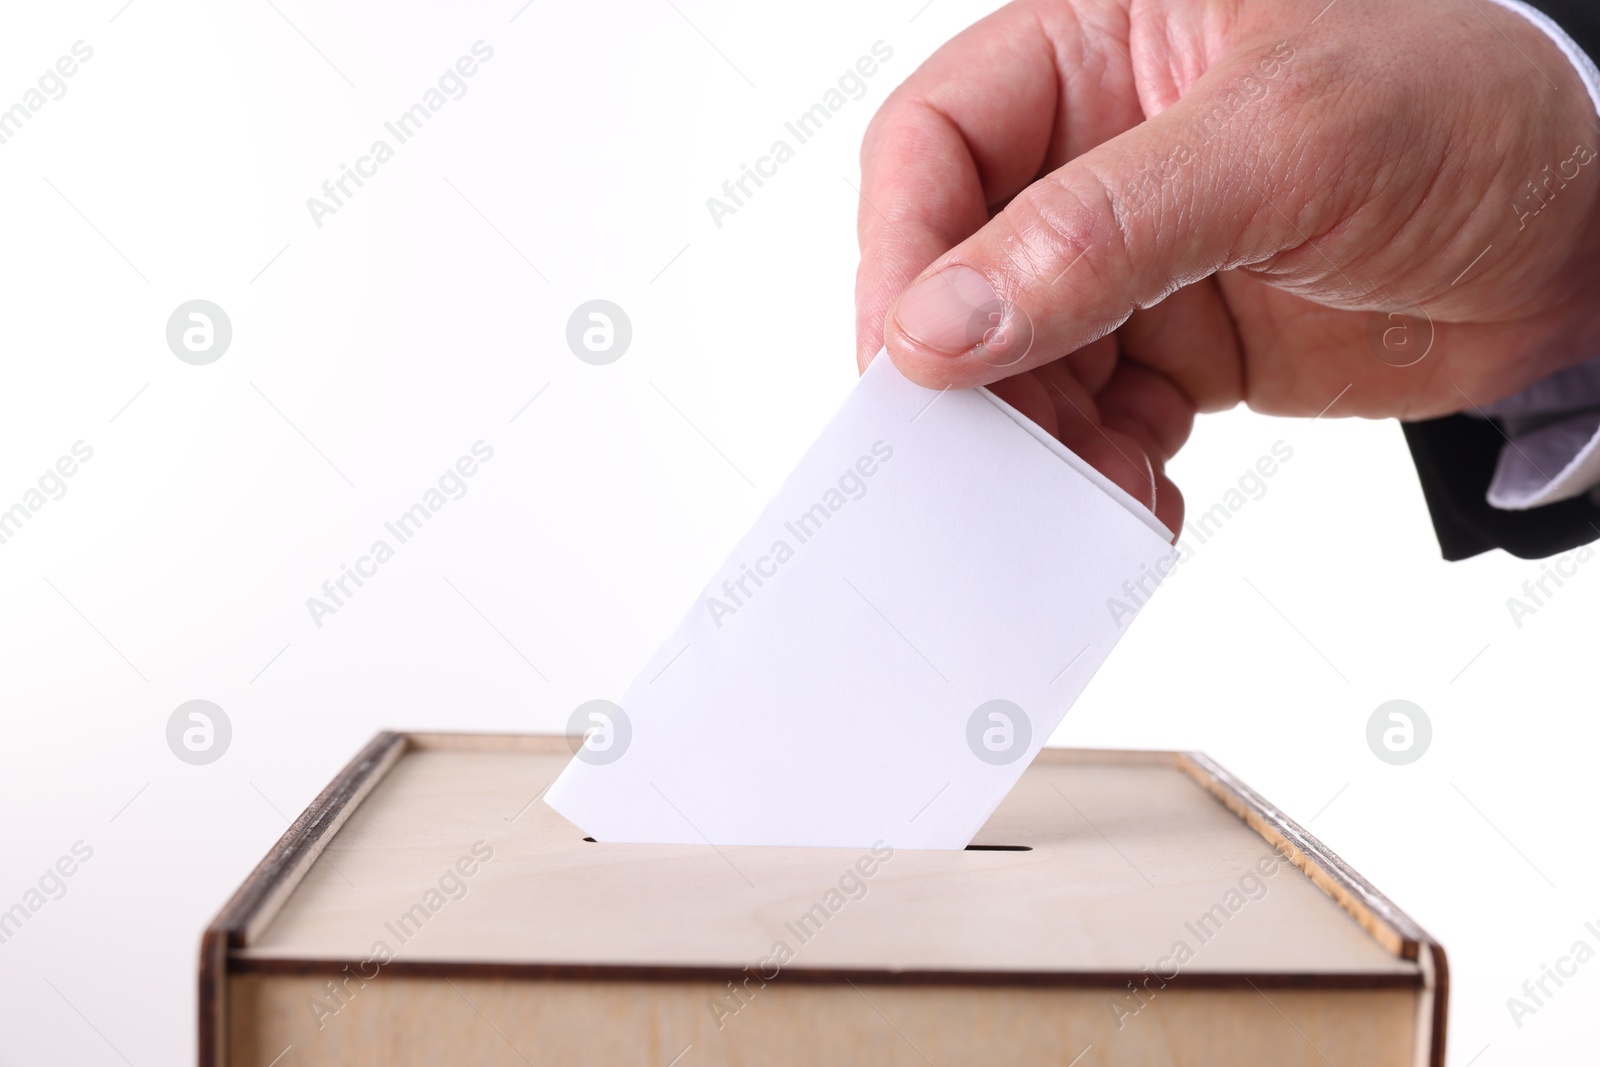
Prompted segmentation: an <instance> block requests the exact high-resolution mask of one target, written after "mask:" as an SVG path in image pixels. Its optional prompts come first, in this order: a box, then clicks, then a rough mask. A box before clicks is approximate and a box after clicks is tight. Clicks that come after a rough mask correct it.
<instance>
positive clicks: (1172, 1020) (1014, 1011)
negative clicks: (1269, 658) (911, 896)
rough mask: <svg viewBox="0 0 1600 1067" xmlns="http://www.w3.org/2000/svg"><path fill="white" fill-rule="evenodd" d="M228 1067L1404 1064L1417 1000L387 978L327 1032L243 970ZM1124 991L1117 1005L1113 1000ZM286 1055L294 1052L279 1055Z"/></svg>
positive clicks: (310, 987) (318, 992)
mask: <svg viewBox="0 0 1600 1067" xmlns="http://www.w3.org/2000/svg"><path fill="white" fill-rule="evenodd" d="M233 982H234V993H233V1001H234V1012H235V1019H236V1022H235V1026H234V1039H233V1043H232V1053H233V1058H232V1060H231V1064H232V1067H267V1065H268V1064H270V1063H272V1062H273V1061H274V1060H275V1059H276V1058H277V1057H279V1056H284V1058H283V1060H282V1063H283V1064H285V1065H287V1064H289V1063H291V1062H292V1063H294V1064H295V1065H296V1067H360V1065H367V1064H371V1065H382V1067H411V1065H424V1064H426V1065H433V1064H441V1063H470V1064H473V1065H474V1067H527V1065H530V1064H539V1065H544V1064H557V1063H559V1064H568V1065H590V1064H592V1065H596V1067H601V1065H603V1067H615V1065H617V1064H645V1065H654V1067H668V1065H669V1064H670V1065H672V1067H756V1065H760V1067H791V1065H799V1064H817V1063H827V1064H841V1063H851V1064H872V1065H873V1067H926V1065H927V1064H929V1063H936V1064H938V1065H939V1067H965V1065H972V1067H980V1065H981V1067H990V1065H993V1064H1006V1065H1008V1067H1031V1065H1046V1064H1048V1065H1051V1067H1066V1065H1068V1064H1072V1065H1074V1067H1104V1065H1116V1067H1215V1065H1217V1064H1227V1065H1228V1067H1269V1065H1270V1067H1327V1064H1330V1063H1337V1064H1359V1065H1361V1067H1411V1059H1410V1056H1411V1053H1410V1051H1409V1050H1410V1049H1411V1047H1412V1044H1413V1042H1414V1038H1415V1035H1414V1033H1413V1025H1414V1024H1413V1018H1414V1015H1415V1003H1414V1001H1415V996H1414V995H1413V994H1409V993H1405V992H1402V991H1389V992H1371V991H1365V992H1362V991H1346V992H1338V993H1328V992H1308V991H1298V990H1273V991H1270V992H1267V991H1263V992H1257V991H1255V990H1251V989H1242V990H1235V991H1224V990H1184V989H1182V988H1180V987H1178V986H1171V987H1168V989H1166V990H1164V991H1158V992H1157V993H1155V994H1154V995H1153V996H1150V997H1148V999H1147V1001H1146V1005H1145V1006H1144V1007H1143V1008H1142V1009H1141V1010H1139V1011H1138V1012H1137V1013H1136V1014H1127V1012H1128V1010H1129V1009H1128V1006H1130V1005H1133V1006H1136V1002H1134V1001H1133V1000H1132V998H1131V997H1127V998H1121V999H1120V1000H1117V998H1115V997H1114V994H1113V993H1112V992H1111V991H1110V990H1087V989H1056V990H1037V989H1030V990H1017V989H1009V990H996V989H976V990H971V989H968V990H956V989H928V988H915V989H912V988H905V987H884V986H878V985H872V984H861V985H859V986H854V987H853V986H849V985H845V986H816V985H812V986H806V985H785V984H784V981H783V979H782V978H779V979H778V980H777V981H775V982H773V983H771V984H770V985H768V986H767V987H766V988H764V989H759V990H757V991H755V992H754V993H753V994H750V995H748V996H747V999H746V1002H745V1006H744V1007H743V1008H741V1009H740V1010H739V1011H738V1012H737V1013H735V1014H732V1015H727V1014H718V1013H713V1012H712V1011H711V1010H710V1009H709V1008H708V1006H707V1004H708V1002H709V1001H711V1000H712V999H713V998H715V997H717V996H718V995H719V994H726V989H725V988H723V987H721V986H719V985H715V984H711V983H688V984H668V983H659V982H642V983H641V982H599V983H596V982H539V981H520V982H519V981H490V980H481V979H471V978H458V979H453V980H451V981H450V982H445V981H443V980H437V981H429V980H421V979H409V978H403V977H392V976H380V977H378V978H377V979H375V980H374V981H372V982H370V983H368V984H366V985H365V986H363V987H361V988H359V989H355V990H354V991H353V992H352V993H351V994H349V996H348V1000H347V1001H346V1003H345V1004H344V1006H343V1007H342V1008H340V1010H339V1011H338V1012H337V1013H336V1014H333V1015H323V1016H322V1017H321V1019H320V1024H321V1025H320V1028H319V1027H318V1025H317V1023H316V1022H314V1021H313V1016H312V1012H311V1011H310V1010H308V1004H310V1003H312V1002H313V1001H324V1002H325V1001H326V1000H327V996H326V993H325V991H324V990H322V989H321V988H320V987H321V983H320V982H318V981H317V980H316V979H313V978H305V977H287V976H244V977H240V978H235V979H234V980H233ZM1114 1000H1116V1002H1117V1003H1119V1004H1120V1005H1122V1006H1123V1007H1122V1009H1121V1013H1119V1012H1117V1011H1113V1010H1112V1007H1111V1005H1112V1003H1113V1001H1114ZM286 1050H290V1051H289V1055H284V1053H285V1051H286Z"/></svg>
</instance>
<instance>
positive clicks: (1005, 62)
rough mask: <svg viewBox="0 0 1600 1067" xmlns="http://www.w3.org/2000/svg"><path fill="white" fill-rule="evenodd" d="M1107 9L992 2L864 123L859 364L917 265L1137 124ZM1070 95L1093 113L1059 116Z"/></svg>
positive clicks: (1119, 16)
mask: <svg viewBox="0 0 1600 1067" xmlns="http://www.w3.org/2000/svg"><path fill="white" fill-rule="evenodd" d="M1106 7H1107V8H1108V9H1109V10H1107V11H1101V12H1097V13H1096V15H1095V16H1094V17H1095V18H1096V19H1097V22H1095V23H1090V22H1088V21H1086V16H1085V15H1083V14H1082V13H1080V12H1077V11H1074V10H1072V9H1070V8H1067V7H1065V6H1064V5H1060V4H1053V5H1044V4H1037V3H1032V2H1024V3H1016V4H1012V5H1009V6H1007V7H1005V8H1002V9H1001V10H999V11H997V12H995V13H994V14H992V15H990V16H988V17H987V18H985V19H983V20H982V21H980V22H978V23H976V24H974V25H973V26H971V27H969V28H968V29H966V30H965V31H963V32H962V33H961V34H959V35H958V36H956V37H955V38H954V39H953V40H951V41H950V42H949V43H948V44H946V45H944V46H943V47H942V48H940V49H939V51H938V52H936V53H935V54H934V55H933V56H932V57H931V58H930V59H929V60H928V61H927V62H926V63H924V64H923V65H922V66H921V67H919V68H918V69H917V71H916V72H915V73H914V74H912V75H911V77H910V78H908V79H907V80H906V81H905V82H904V83H903V84H902V85H901V86H900V87H899V88H898V89H896V90H895V92H894V93H893V94H891V95H890V97H889V99H888V100H887V101H886V102H885V103H884V105H883V107H882V108H880V109H879V111H878V113H877V115H875V116H874V117H873V120H872V123H871V124H870V125H869V126H868V129H867V133H866V136H865V138H864V139H863V141H862V146H861V187H860V190H859V191H860V194H861V197H860V199H861V203H860V206H859V209H858V214H857V225H856V229H857V235H858V238H859V240H860V244H861V264H860V267H859V268H858V270H857V273H856V342H857V344H856V359H857V363H858V365H859V366H860V367H861V368H863V369H864V368H865V367H866V365H867V363H868V362H869V361H871V359H872V357H873V356H874V355H876V354H877V352H878V350H879V348H881V347H882V345H883V332H884V318H885V316H886V315H887V314H888V311H889V308H890V306H891V305H892V304H893V303H894V301H895V299H896V298H897V297H899V295H900V294H901V292H903V291H904V290H905V288H906V287H907V286H908V285H909V284H910V283H911V282H912V280H914V279H915V278H916V277H917V275H918V274H920V273H921V272H922V270H923V269H924V268H925V267H927V266H928V264H930V263H932V262H933V261H934V260H935V259H937V258H938V257H939V256H941V255H943V254H944V253H945V252H948V251H949V250H950V249H951V248H953V247H955V246H956V245H957V244H959V243H960V242H961V241H963V240H965V239H966V238H967V237H969V236H971V235H972V234H973V233H975V232H976V231H977V230H978V229H979V228H981V227H982V226H983V225H984V223H986V222H988V221H989V218H990V215H991V214H992V211H993V210H994V209H997V208H998V207H1000V206H1002V205H1004V204H1005V203H1006V201H1008V200H1010V199H1011V197H1013V196H1015V195H1016V194H1017V193H1018V192H1020V191H1021V190H1022V189H1024V188H1025V187H1027V186H1028V185H1029V184H1030V183H1031V182H1033V181H1034V180H1035V179H1036V178H1037V177H1038V176H1039V175H1040V174H1041V173H1044V172H1047V171H1049V170H1053V169H1054V168H1056V167H1058V166H1060V165H1061V164H1063V163H1065V162H1067V161H1068V160H1070V159H1071V158H1072V157H1073V156H1075V155H1077V154H1079V153H1081V152H1083V151H1086V150H1087V149H1089V148H1092V147H1093V146H1094V145H1096V144H1099V143H1101V142H1102V141H1105V140H1107V139H1109V138H1111V137H1114V136H1116V135H1117V134H1118V133H1120V132H1122V131H1123V130H1126V129H1129V128H1131V127H1132V126H1134V125H1136V124H1137V123H1138V122H1139V121H1140V119H1141V118H1142V112H1141V110H1140V108H1139V105H1138V101H1137V97H1136V94H1135V92H1134V88H1133V79H1132V71H1131V68H1130V65H1129V63H1128V61H1127V59H1126V54H1125V51H1123V52H1119V51H1118V48H1119V47H1120V48H1123V49H1125V47H1126V45H1125V43H1124V44H1123V45H1121V46H1119V45H1117V43H1116V41H1117V38H1119V37H1120V39H1121V40H1122V41H1124V42H1125V41H1126V37H1127V26H1126V15H1125V13H1123V12H1122V9H1121V7H1120V5H1106ZM1113 23H1115V24H1113ZM1073 96H1078V97H1084V96H1088V97H1091V98H1092V99H1093V102H1094V106H1092V107H1087V106H1086V107H1084V108H1081V109H1076V110H1075V111H1074V113H1073V114H1070V115H1069V114H1067V109H1066V108H1065V106H1064V102H1065V101H1066V100H1068V99H1069V98H1070V97H1073ZM1080 111H1081V113H1079V112H1080Z"/></svg>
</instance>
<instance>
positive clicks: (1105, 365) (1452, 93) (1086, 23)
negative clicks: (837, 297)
mask: <svg viewBox="0 0 1600 1067" xmlns="http://www.w3.org/2000/svg"><path fill="white" fill-rule="evenodd" d="M1320 7H1321V0H1318V2H1315V3H1312V4H1306V3H1304V2H1303V0H1151V2H1145V0H1018V2H1017V3H1013V4H1011V5H1009V6H1008V7H1005V8H1003V9H1001V10H1000V11H998V12H996V13H995V14H993V15H991V16H990V17H988V18H986V19H984V20H983V21H982V22H979V23H978V24H977V25H975V26H973V27H971V28H970V29H968V30H966V31H965V32H964V33H962V34H961V35H960V36H958V37H957V38H955V40H953V41H951V42H950V43H949V44H947V45H945V46H944V47H943V48H942V49H940V51H939V52H938V53H936V54H935V55H934V56H933V57H932V58H931V59H929V60H928V62H927V63H925V64H924V65H923V66H922V67H921V68H920V69H919V70H918V71H917V72H916V73H915V74H914V75H912V77H911V78H910V79H909V80H908V81H906V83H905V84H903V85H902V86H900V88H899V89H897V90H896V91H895V92H894V94H893V95H892V96H891V97H890V98H889V100H888V101H887V102H886V103H885V104H884V106H883V108H882V109H881V110H880V111H879V112H878V114H877V116H876V117H875V118H874V120H873V122H872V125H871V127H870V128H869V129H868V131H867V136H866V139H865V142H864V144H863V146H862V169H863V176H862V189H861V192H862V198H861V199H862V203H861V211H860V220H859V232H860V239H861V250H862V256H861V268H860V272H859V275H858V277H857V283H856V300H857V336H858V341H859V352H858V358H859V361H860V363H861V365H862V366H863V367H865V365H866V363H867V362H868V361H869V360H870V359H871V358H872V356H873V355H874V354H875V353H876V352H877V351H878V349H879V347H880V345H882V344H886V345H887V346H888V350H889V354H890V355H891V356H892V357H893V359H894V361H895V363H896V364H897V365H898V366H899V367H900V369H901V370H902V371H903V372H904V373H905V374H906V375H907V376H908V377H910V378H911V379H912V380H914V381H917V382H920V383H922V384H924V385H927V386H931V387H935V388H940V387H944V386H956V387H962V386H972V385H984V384H991V385H993V386H994V388H995V390H996V392H998V393H1000V395H1001V396H1003V397H1004V398H1005V399H1007V400H1009V401H1010V402H1011V403H1013V404H1015V405H1016V406H1017V407H1019V408H1020V409H1021V410H1023V411H1024V412H1025V413H1026V414H1027V415H1028V416H1029V417H1031V418H1033V419H1035V420H1036V421H1038V422H1039V423H1041V424H1042V425H1043V426H1045V427H1046V428H1047V429H1049V430H1051V431H1052V432H1054V433H1056V435H1057V436H1059V437H1060V438H1061V439H1062V441H1063V442H1064V443H1066V444H1067V445H1068V446H1069V447H1071V448H1072V449H1073V450H1074V451H1076V452H1078V453H1079V454H1080V455H1082V456H1083V457H1084V458H1085V459H1086V460H1087V461H1088V462H1090V463H1092V464H1093V465H1094V466H1095V467H1097V468H1099V469H1100V470H1102V471H1104V472H1105V473H1106V474H1107V475H1108V476H1110V477H1111V478H1113V479H1114V480H1115V481H1117V482H1118V483H1119V484H1121V485H1122V486H1123V487H1124V488H1126V489H1128V491H1129V492H1131V493H1133V495H1134V496H1135V497H1136V498H1138V499H1141V500H1144V501H1145V502H1147V503H1149V504H1150V505H1151V506H1152V508H1153V509H1154V511H1155V512H1156V514H1157V516H1158V517H1160V518H1161V520H1162V521H1163V522H1165V523H1166V524H1167V525H1168V526H1169V527H1171V528H1173V529H1178V528H1179V527H1180V526H1181V525H1182V515H1183V502H1182V498H1181V496H1179V494H1178V492H1177V489H1176V487H1175V486H1173V485H1172V483H1171V482H1170V481H1169V480H1168V479H1167V478H1166V476H1165V474H1164V473H1163V467H1164V465H1165V463H1166V461H1167V460H1168V459H1170V458H1171V457H1172V455H1173V454H1174V453H1175V452H1176V451H1177V449H1178V448H1179V446H1181V445H1182V444H1183V442H1184V440H1185V439H1186V438H1187V436H1188V434H1189V430H1190V426H1191V423H1192V421H1193V417H1194V415H1195V413H1196V412H1198V411H1214V410H1220V409H1223V408H1227V407H1231V406H1233V405H1234V404H1237V403H1238V402H1240V401H1241V400H1242V401H1244V402H1246V403H1248V404H1249V405H1250V406H1251V407H1252V408H1255V409H1257V410H1259V411H1264V412H1269V413H1274V414H1285V415H1315V414H1318V413H1319V412H1321V411H1322V410H1324V409H1325V408H1327V407H1328V406H1329V405H1330V404H1332V403H1333V401H1334V400H1335V399H1336V398H1338V401H1339V402H1338V405H1337V409H1336V411H1334V412H1333V413H1334V414H1345V415H1362V416H1368V417H1386V416H1398V417H1402V418H1425V417H1430V416H1435V415H1441V414H1446V413H1449V412H1453V411H1460V410H1471V409H1473V408H1474V407H1475V406H1481V405H1483V404H1486V403H1488V402H1489V401H1491V400H1494V399H1497V398H1499V397H1501V396H1504V395H1507V394H1509V393H1512V392H1515V391H1517V390H1519V389H1521V388H1523V387H1525V386H1527V385H1528V384H1530V383H1532V382H1533V381H1536V380H1537V379H1539V378H1541V377H1544V376H1545V375H1547V374H1550V373H1552V372H1554V371H1556V370H1558V369H1561V368H1562V367H1565V366H1568V365H1571V364H1573V363H1575V362H1578V361H1580V360H1582V359H1586V358H1589V357H1591V356H1594V355H1596V354H1600V302H1597V301H1596V300H1595V295H1596V294H1600V286H1597V283H1600V158H1597V156H1596V153H1597V151H1600V122H1597V121H1596V116H1595V110H1594V106H1593V104H1592V102H1591V101H1590V99H1589V97H1588V95H1587V93H1586V91H1585V89H1584V87H1583V83H1582V81H1581V80H1580V79H1579V77H1578V76H1577V74H1576V72H1575V71H1574V70H1573V69H1572V67H1571V64H1570V63H1569V62H1568V61H1567V60H1566V58H1565V57H1564V56H1562V54H1561V53H1560V51H1559V50H1558V49H1557V48H1556V47H1555V45H1554V44H1553V43H1552V42H1551V41H1550V40H1549V39H1548V38H1547V37H1545V36H1544V34H1543V33H1541V32H1540V31H1539V30H1538V29H1537V28H1536V27H1534V26H1533V25H1532V24H1530V23H1529V22H1528V21H1527V20H1525V19H1523V18H1522V17H1520V16H1518V15H1517V14H1515V13H1513V12H1509V11H1506V10H1504V9H1502V8H1500V7H1498V6H1496V5H1494V4H1492V3H1490V2H1489V0H1408V2H1406V3H1399V4H1397V3H1392V2H1387V3H1386V2H1378V0H1334V3H1333V4H1332V5H1330V6H1329V7H1328V8H1326V9H1324V10H1323V11H1322V13H1321V14H1320V15H1319V14H1318V13H1317V12H1318V9H1319V8H1320ZM1402 364H1404V365H1402Z"/></svg>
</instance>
